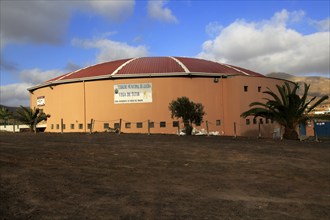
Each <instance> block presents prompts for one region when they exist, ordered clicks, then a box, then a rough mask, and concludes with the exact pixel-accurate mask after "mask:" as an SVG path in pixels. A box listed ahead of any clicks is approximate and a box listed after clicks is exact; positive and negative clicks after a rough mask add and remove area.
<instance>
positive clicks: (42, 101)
mask: <svg viewBox="0 0 330 220" xmlns="http://www.w3.org/2000/svg"><path fill="white" fill-rule="evenodd" d="M45 103H46V102H45V96H39V97H38V98H37V106H44V105H45Z"/></svg>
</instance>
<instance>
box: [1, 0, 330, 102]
mask: <svg viewBox="0 0 330 220" xmlns="http://www.w3.org/2000/svg"><path fill="white" fill-rule="evenodd" d="M0 4H1V5H0V6H1V7H0V10H1V13H0V15H1V19H0V22H1V26H0V40H1V48H0V49H1V57H0V58H1V87H0V89H1V90H0V92H1V93H0V98H1V99H0V103H1V104H5V105H9V106H17V105H21V104H22V105H27V104H28V103H29V101H28V100H29V94H28V92H27V90H26V89H27V88H28V87H30V86H33V85H36V84H39V83H41V82H43V81H45V80H47V79H49V78H52V77H54V76H57V75H60V74H63V73H67V72H70V71H73V70H76V69H79V68H83V67H85V66H89V65H93V64H96V63H100V62H106V61H110V60H116V59H122V58H128V57H137V56H188V57H199V58H203V59H210V60H214V61H218V62H225V63H229V64H233V65H238V66H241V67H244V68H247V69H251V70H254V71H257V72H260V73H262V74H267V73H271V72H285V73H289V74H292V75H296V76H315V75H316V76H324V77H328V78H329V53H330V52H329V47H330V45H329V44H330V37H329V21H330V18H329V16H330V15H329V7H330V6H329V1H317V0H316V1H207V0H206V1H194V0H190V1H184V0H181V1H133V0H131V1H120V0H117V1H111V0H109V1H98V0H95V1H47V0H45V1H43V0H38V1H33V0H26V1H19V0H15V1H14V0H9V1H7V0H1V1H0Z"/></svg>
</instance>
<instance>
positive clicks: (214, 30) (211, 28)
mask: <svg viewBox="0 0 330 220" xmlns="http://www.w3.org/2000/svg"><path fill="white" fill-rule="evenodd" d="M222 29H223V26H222V25H221V24H219V23H218V22H217V21H213V22H210V23H208V24H207V25H206V27H205V31H206V33H207V34H208V35H209V36H210V37H215V36H217V35H218V34H219V33H220V32H221V30H222Z"/></svg>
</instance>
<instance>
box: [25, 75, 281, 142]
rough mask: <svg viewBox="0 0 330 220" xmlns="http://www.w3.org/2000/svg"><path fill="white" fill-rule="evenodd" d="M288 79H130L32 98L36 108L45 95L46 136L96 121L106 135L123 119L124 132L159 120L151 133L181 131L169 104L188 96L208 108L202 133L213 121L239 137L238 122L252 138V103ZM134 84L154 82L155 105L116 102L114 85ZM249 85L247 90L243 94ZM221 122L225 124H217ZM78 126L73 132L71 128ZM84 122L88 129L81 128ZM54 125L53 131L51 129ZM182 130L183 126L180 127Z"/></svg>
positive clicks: (68, 87)
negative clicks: (106, 129)
mask: <svg viewBox="0 0 330 220" xmlns="http://www.w3.org/2000/svg"><path fill="white" fill-rule="evenodd" d="M283 82H284V81H282V80H276V79H270V78H262V77H248V76H236V77H231V78H224V79H222V78H221V79H219V82H218V83H215V82H214V78H212V77H211V78H201V77H192V78H189V77H168V78H166V77H164V78H130V79H115V80H98V81H86V82H76V83H70V84H61V85H57V86H53V87H52V89H51V88H50V87H44V88H40V89H37V90H35V91H34V92H33V94H31V107H35V106H36V101H37V97H38V96H45V99H46V105H45V106H43V107H41V108H43V109H44V111H45V112H46V113H48V114H51V118H49V119H48V121H47V129H46V131H47V132H60V131H61V129H57V128H56V125H59V126H60V124H61V119H63V121H64V124H65V126H66V128H65V130H64V132H85V131H87V132H88V131H89V130H88V129H87V124H88V123H90V121H91V119H94V120H95V124H94V131H104V128H103V126H104V123H109V125H110V127H114V123H115V122H116V123H118V122H119V119H120V118H121V119H123V121H122V131H123V132H127V133H128V132H134V133H147V120H150V121H153V122H155V127H154V128H152V129H151V133H173V134H174V133H176V132H177V128H175V127H173V126H172V122H173V121H176V120H177V119H172V118H171V115H170V111H169V110H168V105H169V103H170V102H171V101H172V100H175V99H177V98H178V97H182V96H187V97H189V99H190V100H192V101H194V102H200V103H202V104H203V105H204V107H205V109H204V110H205V112H206V115H205V116H204V122H203V123H202V124H201V126H200V127H197V128H198V129H206V121H208V122H209V131H218V132H219V133H220V134H224V135H234V122H236V128H237V135H244V136H251V135H256V134H257V132H258V127H257V125H253V123H252V118H251V119H250V120H251V124H250V125H245V119H242V118H240V114H241V113H242V112H243V111H245V110H247V109H248V105H249V104H250V103H251V102H252V101H258V100H259V101H261V98H262V97H263V94H262V93H261V92H258V86H261V87H262V91H264V90H265V88H266V87H267V86H268V87H270V88H275V85H276V84H277V83H278V84H283ZM128 83H129V84H133V83H152V99H153V101H152V103H136V104H114V85H115V84H128ZM244 85H247V86H248V92H244ZM216 120H221V125H220V126H217V125H216ZM161 121H165V122H166V127H165V128H160V125H159V122H161ZM126 122H131V128H129V129H126V128H125V123H126ZM136 122H143V128H136ZM71 124H74V129H71ZM79 124H83V129H78V126H79ZM52 125H53V127H52ZM180 125H181V127H182V126H183V125H182V123H181V124H180ZM263 127H264V128H263V130H265V128H266V127H270V128H269V131H264V134H263V135H265V136H270V135H272V134H271V132H272V131H273V128H274V124H268V125H266V124H264V125H263Z"/></svg>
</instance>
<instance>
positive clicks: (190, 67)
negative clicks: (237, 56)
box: [47, 57, 263, 83]
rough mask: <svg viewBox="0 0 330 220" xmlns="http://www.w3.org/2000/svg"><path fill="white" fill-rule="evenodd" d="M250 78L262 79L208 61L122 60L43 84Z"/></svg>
mask: <svg viewBox="0 0 330 220" xmlns="http://www.w3.org/2000/svg"><path fill="white" fill-rule="evenodd" d="M166 74H167V75H169V76H170V75H171V76H172V75H176V74H177V75H194V74H195V75H198V74H203V75H205V74H211V75H212V76H214V75H219V76H222V75H225V76H230V75H250V76H263V75H262V74H260V73H256V72H253V71H251V70H247V69H244V68H241V67H236V66H232V65H228V64H222V63H218V62H214V61H210V60H204V59H197V58H187V57H139V58H132V59H122V60H115V61H110V62H105V63H101V64H96V65H94V66H89V67H86V68H83V69H80V70H77V71H74V72H70V73H67V74H64V75H62V76H59V77H56V78H53V79H51V80H49V81H47V83H54V82H58V83H60V82H61V81H66V80H70V81H71V80H73V81H74V80H82V79H87V78H89V79H93V78H107V77H130V76H133V77H143V76H146V75H148V76H153V75H154V76H158V75H162V76H163V75H165V76H166Z"/></svg>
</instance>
